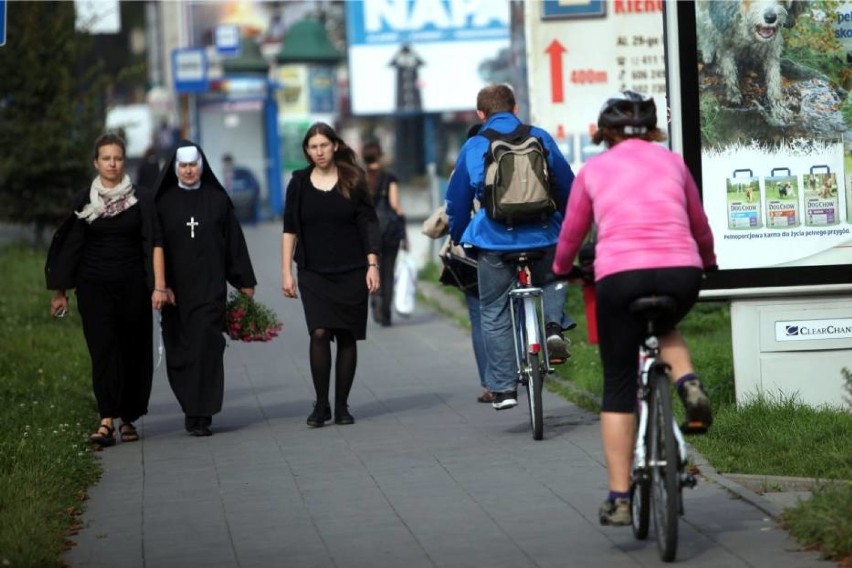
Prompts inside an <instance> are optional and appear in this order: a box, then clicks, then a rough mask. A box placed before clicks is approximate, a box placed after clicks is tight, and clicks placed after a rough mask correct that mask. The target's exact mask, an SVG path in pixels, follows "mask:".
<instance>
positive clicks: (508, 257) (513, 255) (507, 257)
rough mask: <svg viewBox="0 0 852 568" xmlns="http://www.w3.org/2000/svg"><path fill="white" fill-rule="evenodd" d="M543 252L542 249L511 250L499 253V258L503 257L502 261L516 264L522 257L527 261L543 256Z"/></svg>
mask: <svg viewBox="0 0 852 568" xmlns="http://www.w3.org/2000/svg"><path fill="white" fill-rule="evenodd" d="M544 253H545V250H544V249H535V250H522V251H512V252H506V253H503V254H502V255H500V258H502V259H503V262H510V263H512V264H517V263H518V262H520V261H521V260H524V259H526V261H527V262H532V261H534V260H538V259H540V258H542V257H543V256H544Z"/></svg>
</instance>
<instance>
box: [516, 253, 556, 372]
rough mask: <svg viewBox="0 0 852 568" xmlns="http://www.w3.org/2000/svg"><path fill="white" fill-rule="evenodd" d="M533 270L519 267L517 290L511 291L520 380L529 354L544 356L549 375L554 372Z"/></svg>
mask: <svg viewBox="0 0 852 568" xmlns="http://www.w3.org/2000/svg"><path fill="white" fill-rule="evenodd" d="M531 284H532V283H531V278H530V270H529V267H528V266H527V265H526V264H523V265H522V266H520V267H519V268H518V279H517V281H516V283H515V288H513V289H512V290H511V291H509V298H510V300H511V309H510V310H509V312H510V314H511V316H512V329H513V330H514V334H513V335H512V337H513V339H514V342H515V364H516V365H517V369H518V378H519V379H523V375H524V373H525V371H526V369H527V367H528V366H529V360H528V357H527V355H528V354H536V353H541V354H542V356H543V359H542V361H544V362H545V364H546V365H547V372H548V373H552V372H553V368H552V367H551V366H550V356H549V354H548V352H547V341H545V340H544V338H545V331H544V316H543V309H544V302H543V299H542V289H541V288H538V287H535V286H532V285H531Z"/></svg>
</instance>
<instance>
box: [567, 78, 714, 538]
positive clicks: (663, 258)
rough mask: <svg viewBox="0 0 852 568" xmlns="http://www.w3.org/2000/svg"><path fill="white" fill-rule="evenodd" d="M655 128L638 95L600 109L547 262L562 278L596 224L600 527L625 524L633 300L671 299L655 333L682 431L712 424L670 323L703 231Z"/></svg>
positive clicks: (694, 289) (700, 213) (705, 251)
mask: <svg viewBox="0 0 852 568" xmlns="http://www.w3.org/2000/svg"><path fill="white" fill-rule="evenodd" d="M656 124H657V109H656V106H655V105H654V100H653V99H652V98H650V97H646V96H644V95H641V94H639V93H635V92H632V91H625V92H624V93H619V94H618V95H616V96H614V97H612V98H610V99H608V100H607V101H606V103H605V104H604V105H603V108H602V109H601V112H600V116H599V117H598V130H597V132H596V133H595V134H594V137H593V141H594V142H595V143H596V144H599V143H601V142H603V143H605V144H606V146H607V147H608V148H609V149H608V150H607V151H606V152H604V153H602V154H600V155H598V156H596V157H594V158H592V159H591V160H589V162H588V163H586V164H585V165H584V166H583V168H582V169H580V172H579V174H578V175H577V177H576V179H575V180H574V185H573V186H572V187H571V195H570V197H569V199H568V207H567V213H566V215H565V221H564V222H563V224H562V229H561V231H560V234H559V242H558V244H557V246H556V256H555V258H554V262H553V271H554V273H556V274H567V273H569V272H570V269H571V267H572V264H573V261H574V257H575V256H576V255H577V253H578V251H579V250H580V247H581V246H582V244H583V242H584V240H585V237H586V234H587V233H588V231H589V229H590V228H591V226H592V224H593V223H594V224H595V225H596V227H597V242H596V244H595V260H594V272H595V292H596V303H597V324H598V336H599V338H600V343H599V347H600V356H601V362H602V363H603V371H604V393H603V402H602V405H601V434H602V436H603V447H604V455H605V457H606V462H607V470H608V477H609V489H610V491H609V495H608V497H607V499H606V501H604V504H603V505H602V506H601V509H600V522H601V524H604V525H618V526H620V525H629V524H630V523H631V507H630V488H631V483H630V470H631V467H632V462H633V439H634V431H635V426H634V421H635V419H634V415H633V414H634V410H635V405H636V349H637V345H638V343H639V342H640V341H641V339H642V337H643V331H644V328H643V322H642V321H641V320H640V319H638V318H636V317H635V316H633V315H631V314H630V311H629V305H630V303H631V302H632V301H633V300H635V299H636V298H639V297H641V296H648V295H652V294H665V295H669V296H672V297H674V298H675V299H676V300H677V305H678V313H677V314H676V316H675V318H674V320H673V321H671V322H669V324H670V325H669V326H668V330H667V331H665V328H664V333H661V334H660V343H661V348H662V357H663V359H665V361H666V362H667V363H669V364H670V365H671V367H672V377H674V378H675V380H676V386H677V391H678V394H679V395H680V398H681V400H682V401H683V403H684V407H685V409H686V415H687V424H690V425H691V430H692V431H694V432H700V431H706V429H707V428H708V427H709V426H710V424H711V422H712V415H711V411H710V400H709V399H708V398H707V394H706V393H705V391H704V388H703V387H702V385H701V383H700V381H699V379H698V377H697V376H696V375H695V372H694V369H693V366H692V360H691V357H690V353H689V348H688V347H687V345H686V342H685V341H684V340H683V337H681V335H680V334H679V333H678V332H677V331H676V330H675V329H674V325H675V324H677V322H679V321H680V320H681V319H682V318H683V317H684V316H685V315H686V314H687V313H688V312H689V310H690V309H691V308H692V306H693V305H694V304H695V302H696V300H697V299H698V291H699V289H700V286H701V279H702V275H703V272H704V270H707V269H711V268H714V267H715V266H716V255H715V253H714V252H713V235H712V233H711V231H710V226H709V225H708V223H707V216H706V215H705V213H704V209H703V208H702V205H701V198H700V196H699V194H698V189H697V187H696V185H695V180H694V179H693V178H692V175H691V174H690V173H689V170H688V169H687V168H686V165H685V164H684V162H683V159H682V158H681V157H680V156H679V155H677V154H675V153H674V152H671V151H670V150H668V149H666V148H665V147H663V146H661V145H659V144H656V142H660V141H662V140H665V135H664V134H663V133H662V132H661V131H660V130H659V129H658V128H657V126H656Z"/></svg>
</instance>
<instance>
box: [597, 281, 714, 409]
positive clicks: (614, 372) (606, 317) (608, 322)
mask: <svg viewBox="0 0 852 568" xmlns="http://www.w3.org/2000/svg"><path fill="white" fill-rule="evenodd" d="M701 275H702V270H701V269H700V268H693V267H675V268H657V269H648V270H628V271H625V272H618V273H615V274H611V275H610V276H606V277H605V278H602V279H600V280H598V281H597V282H596V283H595V303H596V312H597V314H596V315H597V323H598V348H599V351H600V356H601V363H602V364H603V373H604V389H603V390H604V393H603V402H602V404H601V410H603V411H604V412H623V413H630V412H633V411H634V409H635V408H636V363H637V351H638V349H639V342H640V341H641V340H642V337H643V336H644V335H643V334H644V332H645V325H644V322H643V321H642V319H641V318H639V317H638V316H635V315H633V314H631V313H630V304H631V302H633V300H635V299H637V298H640V297H642V296H650V295H653V294H659V295H667V296H672V297H674V299H675V300H676V301H677V312H676V313H675V314H674V315H673V317H672V318H671V319H670V320H669V321H666V322H660V325H659V328H660V331H661V332H662V331H670V330H672V329H675V326H676V325H677V324H678V322H680V320H681V319H683V318H684V317H685V316H686V315H687V314H688V313H689V310H691V309H692V306H693V305H695V302H696V300H697V299H698V292H699V290H700V288H701Z"/></svg>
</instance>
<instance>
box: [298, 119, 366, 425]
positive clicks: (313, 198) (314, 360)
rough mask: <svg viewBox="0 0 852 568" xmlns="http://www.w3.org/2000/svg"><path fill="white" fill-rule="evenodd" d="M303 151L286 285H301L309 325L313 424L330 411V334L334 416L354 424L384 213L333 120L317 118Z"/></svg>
mask: <svg viewBox="0 0 852 568" xmlns="http://www.w3.org/2000/svg"><path fill="white" fill-rule="evenodd" d="M302 151H303V152H304V153H305V157H306V158H307V160H308V163H309V164H310V165H309V166H308V167H307V168H305V169H303V170H299V171H296V172H294V173H293V177H292V178H291V180H290V183H289V185H288V186H287V194H286V201H285V205H284V231H283V235H282V237H281V290H282V292H283V294H284V296H285V297H287V298H297V297H298V294H297V292H296V288H297V284H296V277H295V276H294V274H293V266H292V265H293V261H294V260H295V262H296V264H297V265H298V267H299V282H298V291H299V292H300V293H301V295H302V305H303V307H304V310H305V319H306V320H307V324H308V332H309V333H310V338H311V339H310V364H311V375H312V378H313V381H314V389H315V390H316V402H315V404H314V410H313V412H312V413H311V415H310V416H308V420H307V422H308V425H309V426H314V427H318V426H322V425H324V424H325V422H326V421H327V420H330V419H331V405H330V404H329V384H330V381H331V341H332V339H334V340H335V341H336V342H337V354H336V358H335V392H334V402H335V406H334V422H335V424H352V423H354V421H355V420H354V418H353V417H352V415H351V414H350V413H349V410H348V403H349V402H348V401H349V391H350V390H351V388H352V382H353V380H354V379H355V366H356V363H357V359H358V352H357V347H356V343H355V342H356V340H359V339H364V338H366V336H367V300H368V296H369V294H374V293H375V292H376V291H377V290H378V289H379V280H380V279H379V261H378V258H379V257H378V253H379V248H380V243H379V231H378V220H377V218H376V212H375V209H374V208H373V205H372V200H371V199H370V195H369V192H368V190H367V185H366V181H365V177H364V172H363V170H361V168H359V167H358V165H357V162H356V159H355V152H353V151H352V149H351V148H350V147H349V146H347V145H346V143H345V142H344V141H343V140H341V138H340V137H339V136H338V135H337V133H336V132H335V131H334V130H333V129H332V128H331V127H330V126H329V125H327V124H324V123H321V122H318V123H315V124H313V125H312V126H311V127H310V128H309V129H308V131H307V133H306V134H305V138H304V140H303V142H302Z"/></svg>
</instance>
